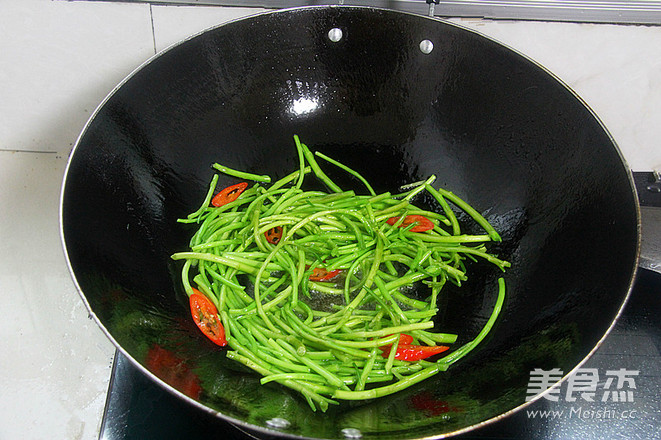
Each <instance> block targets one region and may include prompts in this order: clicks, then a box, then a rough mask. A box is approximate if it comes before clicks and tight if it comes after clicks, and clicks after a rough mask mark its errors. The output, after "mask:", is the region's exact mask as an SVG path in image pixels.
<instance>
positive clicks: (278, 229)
mask: <svg viewBox="0 0 661 440" xmlns="http://www.w3.org/2000/svg"><path fill="white" fill-rule="evenodd" d="M264 236H265V237H266V241H268V242H269V243H271V244H278V243H279V242H280V240H281V239H282V226H275V227H273V228H271V229H269V230H268V231H266V232H264Z"/></svg>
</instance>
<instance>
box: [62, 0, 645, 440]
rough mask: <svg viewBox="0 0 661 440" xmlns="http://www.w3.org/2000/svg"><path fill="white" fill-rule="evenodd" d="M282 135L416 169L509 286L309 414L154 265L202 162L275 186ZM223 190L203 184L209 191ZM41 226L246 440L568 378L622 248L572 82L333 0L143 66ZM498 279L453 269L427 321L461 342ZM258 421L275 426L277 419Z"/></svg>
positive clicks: (590, 343)
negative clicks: (556, 375)
mask: <svg viewBox="0 0 661 440" xmlns="http://www.w3.org/2000/svg"><path fill="white" fill-rule="evenodd" d="M334 28H337V29H340V30H341V31H342V32H341V33H342V38H341V39H339V41H336V42H334V41H332V40H331V39H330V38H329V31H330V30H331V29H334ZM335 34H337V32H335ZM423 40H429V41H430V42H432V44H433V50H432V51H431V52H430V53H424V52H423V51H421V49H420V42H422V41H423ZM293 134H298V135H299V136H300V137H301V139H302V140H303V141H304V142H305V143H307V144H308V145H310V146H311V147H313V148H316V149H318V150H320V151H322V152H324V153H326V154H328V155H329V156H331V157H335V158H338V159H340V160H342V161H343V162H344V163H346V164H347V165H349V166H351V167H353V168H355V169H357V170H359V171H360V172H361V173H363V174H364V175H365V177H366V178H367V179H368V180H369V181H370V182H372V183H373V186H374V187H375V189H376V190H377V191H396V190H397V187H398V186H399V185H401V184H404V183H408V182H412V181H416V180H421V179H424V178H426V177H428V176H429V175H430V174H436V175H437V176H438V179H437V181H436V184H437V185H442V186H444V187H446V188H448V189H450V190H452V191H453V192H455V193H456V194H457V195H459V196H460V197H462V198H464V199H465V200H467V201H468V202H469V203H471V204H472V205H473V206H474V207H476V208H477V209H478V210H479V211H480V212H482V213H483V214H484V215H485V217H486V218H487V219H488V220H490V221H491V222H492V224H493V225H494V226H495V227H496V228H497V229H498V230H499V231H500V233H501V235H502V237H503V243H502V244H499V245H497V246H495V247H493V248H492V249H493V250H495V251H497V252H498V253H499V254H500V255H501V256H502V257H504V258H506V259H509V260H510V261H511V262H512V266H513V267H512V268H511V269H510V270H508V272H507V273H506V275H505V278H506V281H507V285H508V296H507V299H506V302H505V306H504V309H503V312H502V313H501V317H500V319H499V320H498V322H497V324H496V325H495V327H494V329H493V331H492V333H491V335H490V336H489V337H488V338H487V339H485V340H484V341H483V343H482V344H481V345H480V346H479V348H478V349H476V350H475V351H474V352H472V354H471V355H470V356H469V357H467V358H465V359H464V360H462V361H461V362H459V363H457V364H455V365H454V366H453V367H452V368H451V369H450V370H449V371H447V372H445V373H443V374H439V375H438V376H436V377H434V378H432V379H429V380H427V381H425V382H423V383H421V384H419V385H417V386H415V387H413V388H411V389H409V390H406V391H404V392H402V393H399V394H396V395H393V396H390V397H386V398H382V399H378V400H374V401H369V402H351V403H343V404H342V405H341V406H340V407H339V408H332V409H330V410H329V411H328V412H327V413H325V414H322V413H313V412H311V411H310V409H309V407H308V406H307V403H306V402H305V401H304V400H303V399H299V397H298V396H297V395H296V394H295V393H291V392H289V391H288V390H286V389H284V388H281V387H279V386H277V385H276V384H269V385H268V386H261V385H260V384H259V377H258V376H257V375H255V374H252V373H249V372H247V371H245V370H244V369H242V368H240V367H239V366H238V365H236V364H235V363H233V362H231V361H229V360H226V359H225V357H224V351H223V350H222V349H218V348H216V347H215V346H214V345H213V344H211V343H210V342H208V341H207V340H206V339H205V338H204V336H202V335H201V334H200V333H199V332H198V331H197V330H196V328H195V327H194V324H193V323H192V321H191V319H190V316H189V313H188V309H187V306H186V301H185V294H184V293H183V291H182V289H181V287H180V285H179V281H178V279H179V268H180V266H179V264H178V263H176V262H173V261H172V260H171V259H170V258H169V256H170V255H171V254H172V253H174V252H176V251H180V250H184V249H186V246H187V243H188V240H189V237H190V236H191V234H192V233H193V229H192V228H191V227H189V226H186V225H182V224H179V223H177V222H176V219H177V218H181V217H184V216H185V215H186V214H188V213H189V212H191V211H193V210H195V209H196V208H197V207H198V206H199V203H200V202H201V200H202V199H203V198H204V194H205V193H206V189H207V185H208V182H209V181H210V179H211V176H212V174H213V170H212V169H211V167H210V165H211V164H212V163H213V162H220V163H223V164H226V165H227V166H230V167H232V168H235V169H242V170H245V171H249V172H255V173H259V174H270V175H271V176H273V177H276V178H277V177H280V176H282V175H284V174H285V173H287V172H289V171H290V170H292V169H294V168H296V166H297V159H296V153H295V149H294V148H293V142H292V135H293ZM332 177H334V178H335V179H337V180H338V182H339V183H340V184H341V186H343V187H347V188H348V187H354V188H356V189H359V186H358V185H356V184H355V182H352V181H351V180H350V179H348V178H346V177H344V176H342V175H341V174H339V173H338V174H337V175H332ZM231 183H236V181H235V180H234V179H231V178H229V177H221V181H220V183H219V187H223V186H224V185H225V184H228V185H229V184H231ZM418 203H420V204H422V205H424V206H426V207H430V208H436V209H438V207H435V206H434V205H433V203H432V202H431V201H430V200H427V199H422V200H420V201H419V202H418ZM61 220H62V233H63V241H64V246H65V250H66V253H67V257H68V259H69V262H70V267H71V271H72V274H73V276H74V278H75V281H76V283H77V285H78V287H79V288H80V291H81V293H82V296H83V299H84V301H85V302H86V304H87V306H88V307H89V309H90V311H91V313H92V315H93V316H94V318H95V319H96V320H97V321H98V323H99V324H100V325H101V327H102V328H103V329H104V330H105V331H106V333H107V334H108V336H109V337H110V338H111V339H112V340H113V342H115V344H116V345H117V346H118V347H119V348H120V350H122V352H124V353H125V354H126V355H128V357H129V358H130V359H132V360H133V361H134V362H135V363H136V365H139V366H141V368H143V370H144V371H145V372H146V373H147V374H149V375H151V376H152V378H153V379H154V380H155V381H158V382H159V383H161V384H162V385H163V386H164V387H166V389H169V390H171V391H173V392H175V393H176V394H178V395H179V396H181V397H182V398H183V399H187V400H189V401H190V402H191V404H193V405H196V406H198V407H199V408H200V410H202V411H211V412H217V413H218V415H219V417H223V418H226V419H227V420H230V421H232V422H234V423H237V424H238V425H239V426H242V427H244V428H249V429H253V430H255V431H256V432H258V433H259V434H260V435H266V434H268V435H274V433H280V434H281V435H284V436H295V437H296V436H303V437H311V438H312V437H314V438H343V437H344V436H345V435H346V432H347V431H344V433H343V429H346V428H352V429H357V430H359V432H360V433H361V435H362V437H363V438H397V439H404V438H419V437H430V436H434V437H438V436H442V435H446V434H449V433H452V432H456V431H459V430H464V429H467V428H469V427H471V426H473V425H475V424H478V423H481V422H484V421H487V420H490V419H493V418H496V417H499V416H501V415H502V414H504V413H507V412H508V411H511V410H513V409H515V408H517V407H519V406H521V405H522V404H524V403H525V398H526V388H527V383H528V378H529V373H530V371H531V370H532V369H534V368H542V369H547V370H548V369H552V368H560V369H561V370H563V371H564V372H565V373H568V372H569V371H570V370H571V369H573V368H575V367H576V366H577V365H579V363H580V362H581V361H582V360H583V359H584V358H585V357H586V356H587V355H588V354H589V353H590V352H591V350H593V349H594V347H595V345H596V344H597V343H598V342H599V341H600V339H601V338H602V337H603V336H604V334H605V333H606V332H607V330H608V329H609V328H610V326H611V325H612V322H613V319H614V318H615V317H616V315H617V314H618V312H619V310H620V309H621V307H622V305H623V302H624V301H625V299H626V297H627V295H628V291H629V289H630V286H631V283H632V279H633V276H634V273H635V267H636V262H637V254H638V247H639V234H638V209H637V204H636V199H635V193H634V190H633V186H632V183H631V178H630V174H629V172H628V170H627V168H626V166H625V164H624V163H623V161H622V158H621V156H620V153H619V151H618V150H617V148H616V146H615V145H614V143H613V140H612V139H611V137H610V136H609V134H608V133H607V131H606V130H605V129H604V127H603V126H602V125H601V123H600V122H599V121H598V119H597V118H596V117H595V116H594V115H593V114H592V112H591V111H590V110H589V109H588V108H587V107H586V106H585V105H584V103H583V102H582V101H581V100H580V99H579V98H577V96H576V95H575V94H574V93H573V92H571V91H570V90H569V89H568V88H567V87H565V86H564V85H563V84H561V83H560V82H559V81H558V80H557V79H555V78H554V77H553V76H552V75H550V74H549V73H548V72H546V71H545V70H544V69H543V68H541V67H540V66H538V65H536V64H535V63H534V62H531V61H530V60H528V59H526V58H524V57H522V56H521V55H519V54H517V53H515V52H513V51H512V50H510V49H508V48H506V47H503V46H501V45H499V44H498V43H496V42H494V41H492V40H489V39H487V38H485V37H483V36H480V35H478V34H476V33H474V32H472V31H468V30H466V29H463V28H460V27H457V26H455V25H452V24H449V23H446V22H442V21H439V20H436V19H430V18H426V17H420V16H415V15H409V14H404V13H398V12H394V11H387V10H378V9H371V8H353V7H319V8H303V9H296V10H286V11H279V12H275V13H270V14H264V15H259V16H255V17H252V18H249V19H245V20H240V21H236V22H233V23H229V24H226V25H223V26H221V27H218V28H215V29H212V30H209V31H207V32H205V33H203V34H200V35H198V36H195V37H194V38H191V39H189V40H188V41H186V42H184V43H182V44H179V45H177V46H175V47H173V48H171V49H170V50H168V51H167V52H165V53H163V54H161V55H160V56H157V57H156V58H154V59H152V60H151V61H150V62H148V63H147V64H145V65H144V66H143V67H142V68H141V69H139V70H138V71H137V72H135V73H134V74H132V75H131V76H130V77H129V78H128V79H127V80H126V81H125V82H124V83H122V84H121V86H119V87H118V88H117V89H116V90H115V91H114V92H113V93H112V94H111V95H110V96H109V97H108V98H107V100H106V101H105V102H104V103H103V104H102V105H101V106H100V107H99V109H98V110H97V112H96V113H95V115H94V116H93V117H92V119H91V120H90V122H89V123H88V125H87V126H86V128H85V130H84V132H83V133H82V135H81V137H80V139H79V142H78V143H77V145H76V147H75V148H74V151H73V153H72V155H71V158H70V163H69V167H68V170H67V173H66V176H65V181H64V186H63V191H62V210H61ZM466 227H467V228H469V227H470V226H468V223H466ZM498 275H499V273H496V272H495V271H494V269H493V268H490V267H486V266H484V265H480V264H476V265H474V267H472V268H471V270H470V273H469V276H470V280H469V281H468V282H466V283H465V285H464V286H463V287H462V289H461V290H457V289H448V290H447V293H446V294H445V297H444V301H443V302H441V305H442V306H443V309H442V310H441V312H440V313H439V316H438V317H437V320H436V322H437V324H438V326H439V328H442V329H443V330H444V331H448V332H456V333H458V334H459V335H460V340H459V343H461V341H468V340H470V339H472V338H473V337H474V336H475V335H476V334H477V333H478V332H479V330H480V328H481V327H482V326H483V325H484V323H485V321H486V319H487V318H488V316H489V313H490V311H491V309H492V307H493V303H494V301H495V297H496V288H495V279H496V277H497V276H498ZM274 418H282V419H285V420H288V421H289V422H290V424H289V426H288V427H286V428H280V429H278V430H276V429H274V428H273V427H272V422H271V424H269V423H268V422H269V421H272V420H273V419H274ZM350 432H355V431H350Z"/></svg>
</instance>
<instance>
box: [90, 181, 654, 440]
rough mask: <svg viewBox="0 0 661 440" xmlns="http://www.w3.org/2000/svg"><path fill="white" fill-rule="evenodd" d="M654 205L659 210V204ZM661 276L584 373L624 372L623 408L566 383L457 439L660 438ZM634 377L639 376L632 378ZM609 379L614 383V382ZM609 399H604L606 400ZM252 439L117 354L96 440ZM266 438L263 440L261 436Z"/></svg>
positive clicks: (643, 284)
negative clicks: (571, 392) (572, 391)
mask: <svg viewBox="0 0 661 440" xmlns="http://www.w3.org/2000/svg"><path fill="white" fill-rule="evenodd" d="M634 176H635V177H636V183H637V186H638V189H639V194H640V195H641V203H642V204H644V205H645V204H649V194H648V193H646V192H645V190H644V187H645V186H646V178H647V177H646V175H645V174H644V173H635V174H634ZM657 206H659V205H657ZM659 316H661V275H660V274H658V273H655V272H651V271H648V270H644V269H641V270H640V271H639V273H638V276H637V279H636V282H635V285H634V288H633V291H632V293H631V297H630V300H629V303H628V304H627V306H626V307H625V309H624V312H623V314H622V316H621V317H620V319H619V320H618V322H617V324H616V325H615V327H614V328H613V330H612V331H611V333H610V334H609V336H608V337H607V338H606V339H605V341H604V343H603V344H602V345H601V346H600V347H599V349H598V350H597V351H596V352H595V353H594V355H593V356H592V357H591V358H590V359H589V360H588V361H587V362H586V363H585V364H584V365H583V366H582V368H584V369H594V370H593V371H597V372H598V373H599V374H600V378H606V377H609V376H608V374H613V373H612V372H613V371H614V370H622V369H624V370H626V372H628V373H627V374H629V377H631V381H630V382H628V383H626V384H625V385H628V387H627V390H628V391H629V394H628V395H627V398H626V400H625V401H622V400H620V401H617V402H615V401H614V400H613V398H605V397H604V395H605V391H602V388H610V389H615V388H616V386H615V384H613V386H609V385H610V384H609V383H608V382H606V381H603V380H602V381H600V382H599V385H600V387H601V388H600V389H599V391H600V392H599V393H597V395H596V398H595V399H594V401H592V402H589V401H587V400H585V398H583V396H582V395H581V394H580V393H576V396H579V397H578V399H577V400H575V401H569V400H570V399H567V398H565V397H566V395H567V389H566V388H567V386H568V384H567V383H566V382H565V383H564V384H563V386H562V387H561V389H560V394H559V396H560V398H558V401H557V402H556V401H551V400H548V399H545V398H542V399H539V400H538V401H536V402H533V403H532V404H531V405H529V406H528V407H526V408H525V409H524V410H522V411H519V412H517V413H514V414H512V415H510V416H509V417H506V418H504V419H502V420H499V421H497V422H494V423H491V424H489V425H487V426H485V427H482V428H480V429H477V430H474V431H472V432H469V433H467V434H463V435H460V436H457V437H454V438H457V439H462V440H466V439H516V440H519V439H526V440H541V439H563V440H564V439H587V440H590V439H614V438H622V439H661V324H659ZM636 372H637V373H636ZM611 380H612V379H611ZM606 397H607V396H606ZM193 437H194V438H205V439H215V438H217V439H226V440H247V439H254V438H255V437H253V436H251V435H250V434H248V433H245V432H243V431H241V430H240V429H238V428H237V427H235V426H234V425H231V424H229V423H227V422H225V421H223V420H221V419H219V418H217V417H215V416H213V415H211V414H208V413H205V412H203V411H200V410H199V409H197V408H194V407H193V406H191V405H190V404H188V403H187V402H185V401H183V400H181V399H179V398H177V397H175V396H174V395H172V394H170V393H169V392H167V391H165V390H163V389H162V388H160V387H159V386H158V385H156V384H154V383H153V382H151V380H150V379H148V378H147V377H146V376H145V375H143V373H142V372H141V371H139V370H137V369H136V368H135V367H134V366H133V365H132V364H131V362H130V361H129V360H127V359H126V358H125V357H124V356H123V355H121V354H120V353H119V352H118V353H117V355H116V357H115V363H114V366H113V371H112V377H111V381H110V387H109V391H108V398H107V402H106V409H105V412H104V418H103V423H102V426H101V431H100V435H99V438H100V439H102V440H118V439H122V440H129V439H140V440H149V439H159V440H166V439H188V438H193ZM261 438H264V437H261Z"/></svg>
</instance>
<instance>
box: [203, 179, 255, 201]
mask: <svg viewBox="0 0 661 440" xmlns="http://www.w3.org/2000/svg"><path fill="white" fill-rule="evenodd" d="M246 188H248V183H246V182H241V183H237V184H236V185H231V186H228V187H227V188H225V189H222V190H221V191H220V192H219V193H218V194H216V195H215V196H214V197H213V199H211V204H212V205H213V206H216V207H218V206H223V205H227V204H228V203H230V202H233V201H235V200H236V199H238V198H239V196H240V195H241V193H242V192H243V191H245V189H246Z"/></svg>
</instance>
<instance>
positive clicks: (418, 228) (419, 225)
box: [386, 214, 434, 232]
mask: <svg viewBox="0 0 661 440" xmlns="http://www.w3.org/2000/svg"><path fill="white" fill-rule="evenodd" d="M399 219H400V217H390V218H389V219H388V220H386V223H388V224H389V225H391V226H392V225H394V224H395V223H397V222H398V221H399ZM413 223H416V225H415V226H413V227H412V228H411V229H410V231H411V232H424V231H429V230H430V229H434V222H432V221H431V220H429V219H428V218H427V217H425V216H424V215H417V214H411V215H407V216H406V217H404V220H403V221H402V223H400V225H399V227H400V228H405V227H407V226H409V225H411V224H413Z"/></svg>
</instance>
